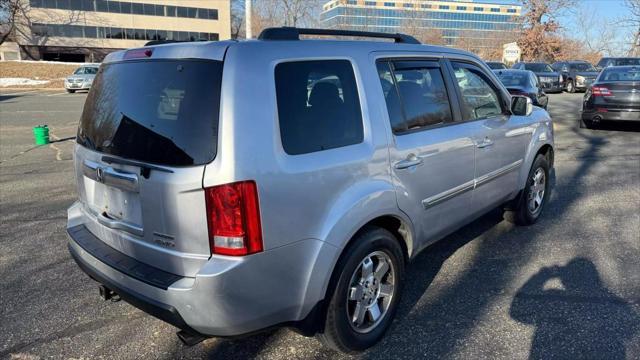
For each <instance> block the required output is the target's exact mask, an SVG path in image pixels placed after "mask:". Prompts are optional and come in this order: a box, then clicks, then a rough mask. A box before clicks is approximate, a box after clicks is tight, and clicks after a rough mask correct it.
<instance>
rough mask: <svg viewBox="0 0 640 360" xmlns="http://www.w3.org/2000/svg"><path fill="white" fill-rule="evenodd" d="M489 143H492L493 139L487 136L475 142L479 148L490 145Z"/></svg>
mask: <svg viewBox="0 0 640 360" xmlns="http://www.w3.org/2000/svg"><path fill="white" fill-rule="evenodd" d="M491 145H493V140H491V139H489V138H488V137H485V138H484V140H482V141H479V142H478V143H477V144H476V146H477V147H478V148H479V149H482V148H486V147H489V146H491Z"/></svg>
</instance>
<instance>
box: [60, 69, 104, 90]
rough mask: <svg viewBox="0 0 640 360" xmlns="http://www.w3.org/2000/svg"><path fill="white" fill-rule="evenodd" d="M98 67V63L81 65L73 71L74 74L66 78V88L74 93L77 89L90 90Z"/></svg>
mask: <svg viewBox="0 0 640 360" xmlns="http://www.w3.org/2000/svg"><path fill="white" fill-rule="evenodd" d="M98 69H99V67H98V65H83V66H80V67H79V68H77V69H76V70H75V71H74V72H73V75H71V76H69V77H68V78H66V79H65V80H64V88H65V89H66V90H67V92H69V93H74V92H76V91H77V90H89V89H90V88H91V84H92V83H93V79H94V78H95V77H96V74H97V73H98Z"/></svg>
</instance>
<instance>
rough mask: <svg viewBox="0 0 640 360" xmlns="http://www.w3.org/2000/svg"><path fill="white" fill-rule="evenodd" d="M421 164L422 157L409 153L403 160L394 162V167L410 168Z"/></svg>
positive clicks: (399, 168)
mask: <svg viewBox="0 0 640 360" xmlns="http://www.w3.org/2000/svg"><path fill="white" fill-rule="evenodd" d="M420 164H422V158H421V157H419V156H416V155H415V154H409V156H407V158H406V159H405V160H400V161H398V162H397V163H395V165H394V167H395V168H396V169H398V170H401V169H406V168H410V167H413V166H418V165H420Z"/></svg>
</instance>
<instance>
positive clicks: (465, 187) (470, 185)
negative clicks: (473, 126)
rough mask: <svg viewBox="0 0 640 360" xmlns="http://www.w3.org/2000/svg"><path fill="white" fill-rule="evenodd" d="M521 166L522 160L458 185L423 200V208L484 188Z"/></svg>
mask: <svg viewBox="0 0 640 360" xmlns="http://www.w3.org/2000/svg"><path fill="white" fill-rule="evenodd" d="M520 165H522V159H520V160H518V161H514V162H513V163H511V164H509V165H506V166H503V167H501V168H499V169H497V170H494V171H492V172H490V173H488V174H485V175H482V176H480V177H478V178H475V179H473V180H469V181H467V182H466V183H464V184H461V185H458V186H456V187H454V188H451V189H449V190H445V191H443V192H441V193H439V194H435V195H433V196H430V197H428V198H426V199H424V200H422V206H423V207H424V208H425V210H426V209H429V208H431V207H433V206H435V205H438V204H440V203H442V202H444V201H447V200H449V199H452V198H454V197H456V196H458V195H461V194H464V193H465V192H467V191H469V190H473V189H475V188H477V187H478V186H482V185H484V184H487V183H488V182H490V181H492V180H495V179H497V178H499V177H500V176H503V175H506V174H508V173H510V172H511V171H514V170H516V169H518V168H519V167H520Z"/></svg>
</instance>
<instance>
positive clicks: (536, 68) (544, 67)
mask: <svg viewBox="0 0 640 360" xmlns="http://www.w3.org/2000/svg"><path fill="white" fill-rule="evenodd" d="M524 68H525V70H529V71H533V72H553V69H552V68H551V66H549V65H548V64H541V63H530V64H524Z"/></svg>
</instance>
